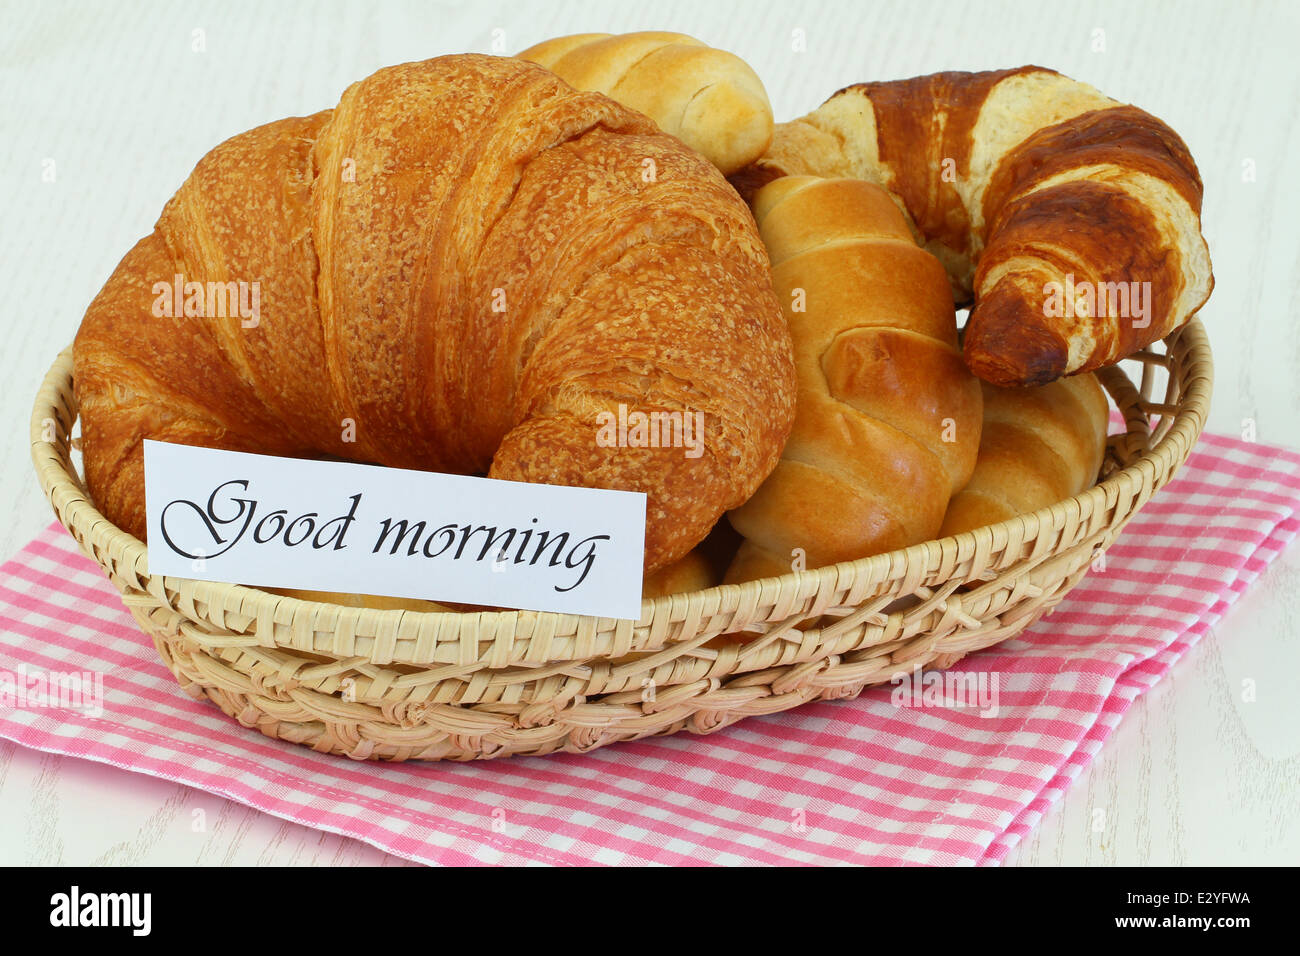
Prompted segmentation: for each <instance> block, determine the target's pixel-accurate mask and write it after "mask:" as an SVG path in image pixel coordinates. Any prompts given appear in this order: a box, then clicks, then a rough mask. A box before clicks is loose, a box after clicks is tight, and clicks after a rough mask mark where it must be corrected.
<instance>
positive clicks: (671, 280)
mask: <svg viewBox="0 0 1300 956" xmlns="http://www.w3.org/2000/svg"><path fill="white" fill-rule="evenodd" d="M646 158H653V159H654V161H655V164H656V167H657V171H658V172H657V176H656V177H654V178H653V179H652V180H648V179H647V178H646V177H643V176H642V175H641V171H642V162H643V160H645V159H646ZM176 276H180V277H181V278H182V281H183V282H184V283H185V284H186V289H187V291H186V293H185V295H186V301H185V302H184V303H178V304H177V308H181V306H182V305H183V306H184V311H181V312H177V313H176V314H169V313H167V311H166V309H164V310H163V314H159V308H158V306H159V303H160V299H161V298H165V297H166V296H162V295H160V292H159V291H158V290H159V289H160V288H161V289H162V290H163V292H164V293H167V292H169V290H170V289H171V287H172V285H173V281H174V277H176ZM240 282H243V283H249V284H251V283H257V287H258V290H259V291H258V294H259V296H260V312H259V314H258V315H257V316H256V321H251V322H250V321H248V320H247V319H246V318H244V317H242V316H241V314H237V313H234V310H233V307H230V306H228V305H227V304H226V300H225V298H224V296H221V293H222V292H223V291H224V290H223V287H222V285H221V284H223V283H228V284H229V286H230V287H236V286H237V284H238V283H240ZM190 285H194V286H196V287H197V288H198V292H199V293H200V295H199V299H200V300H202V298H203V297H202V292H203V291H204V290H205V289H206V290H207V292H208V295H209V296H211V295H212V294H213V292H212V290H213V289H216V292H217V294H218V296H220V297H221V299H222V302H223V306H225V307H223V308H222V309H221V311H220V312H219V313H218V312H215V311H212V310H211V302H208V303H207V305H206V308H203V309H200V310H198V312H199V314H188V313H190V310H189V308H188V306H189V304H190V303H189V295H190V293H189V291H188V287H189V286H190ZM250 298H251V296H250ZM198 304H199V305H200V306H204V302H203V301H199V303H198ZM73 361H74V366H75V368H74V372H75V381H76V394H77V400H78V402H79V403H80V408H81V420H82V437H83V449H84V453H85V467H86V478H87V480H88V484H89V488H90V492H91V495H92V496H93V498H94V500H95V502H96V504H97V505H98V506H99V508H100V509H101V510H102V511H103V512H104V513H105V515H107V517H108V518H109V519H110V520H111V521H113V522H114V523H116V524H117V525H118V526H119V527H121V528H124V529H125V530H127V531H128V532H130V533H131V534H134V535H136V536H137V537H141V538H143V537H144V534H145V500H144V475H143V455H142V451H141V449H142V445H141V441H142V439H145V438H154V439H158V440H161V441H171V442H178V443H182V444H191V445H201V446H209V447H216V448H226V449H231V450H236V451H246V452H256V453H263V454H271V455H286V456H297V457H313V456H333V457H338V458H346V459H351V460H359V461H366V462H373V463H378V464H382V465H388V466H393V467H399V468H416V469H424V470H429V471H449V472H457V473H464V474H482V473H485V472H486V473H488V474H489V475H490V476H491V477H494V478H504V479H511V480H518V481H531V482H543V483H550V484H559V485H578V486H587V487H598V488H612V489H622V490H631V491H643V492H645V493H646V494H647V495H648V503H647V514H646V539H645V545H646V548H645V567H646V570H647V571H649V572H653V571H655V570H657V569H658V568H661V567H664V566H665V565H668V564H671V563H672V562H673V561H675V560H677V559H678V558H680V557H682V556H683V555H685V554H686V553H687V552H688V551H689V550H690V549H691V548H692V547H693V546H694V545H695V544H696V543H697V542H699V541H700V540H701V539H702V538H703V537H704V536H705V535H706V534H707V533H708V531H709V529H710V528H711V527H712V526H713V525H714V524H715V523H716V521H717V520H718V519H719V517H720V516H721V515H722V513H723V512H724V511H725V510H726V509H728V508H732V507H735V506H737V505H739V504H741V503H742V502H743V501H745V500H746V499H747V498H748V497H749V495H750V494H751V493H752V492H753V490H754V489H755V488H756V487H757V486H758V484H759V483H760V482H761V481H762V480H763V478H764V477H766V475H767V474H768V472H770V471H771V469H772V467H773V466H774V465H775V463H776V460H777V458H778V456H779V454H780V450H781V446H782V444H783V443H784V441H785V437H786V434H787V433H788V431H789V428H790V424H791V421H792V419H793V401H794V368H793V363H792V359H791V352H790V341H789V334H788V332H787V330H786V325H785V322H784V321H783V320H782V318H781V313H780V308H779V306H778V305H777V302H776V299H775V297H774V295H773V292H772V285H771V278H770V273H769V269H768V260H767V255H766V253H765V252H764V250H763V246H762V242H761V241H760V239H759V237H758V234H757V231H756V229H755V227H754V221H753V217H752V216H751V215H750V212H749V210H748V209H747V208H746V206H745V204H744V203H743V202H742V201H741V200H740V198H739V197H738V196H737V195H736V193H735V191H734V190H732V188H731V187H730V186H728V185H727V182H726V180H725V179H724V178H723V177H722V176H721V175H720V174H719V173H718V171H717V170H716V169H714V168H713V167H712V166H710V165H709V164H708V163H706V162H704V160H702V159H701V158H700V157H699V156H698V155H697V154H696V153H694V152H692V151H691V150H689V149H687V148H685V147H684V146H683V145H682V144H681V143H680V142H678V141H677V140H676V139H674V138H672V137H671V136H668V135H666V134H664V133H663V132H661V131H660V130H659V129H658V128H656V127H655V125H654V124H653V123H652V122H651V121H650V120H648V119H647V118H646V117H644V116H641V115H640V114H637V113H634V112H632V111H631V110H628V109H626V108H625V107H623V106H620V105H619V104H618V103H616V102H614V101H613V100H611V99H609V98H608V97H605V96H602V95H600V94H597V93H588V92H577V91H575V90H573V89H572V88H571V87H570V86H568V85H567V84H565V83H564V82H562V81H561V80H560V79H558V78H557V77H556V76H555V75H554V74H553V73H550V72H548V71H547V70H545V69H542V68H541V67H539V66H537V65H535V64H532V63H525V62H524V61H522V60H518V59H514V58H507V57H488V56H473V55H466V56H449V57H441V58H439V59H435V60H428V61H424V62H420V63H407V64H403V65H401V66H395V67H389V68H387V69H383V70H380V71H379V72H378V73H375V74H374V75H372V76H370V77H368V78H366V79H364V80H362V81H360V82H359V83H355V84H353V85H352V86H350V87H349V88H348V89H347V91H346V92H345V93H344V94H343V98H342V100H341V101H340V103H339V105H338V107H337V108H335V109H334V110H332V111H326V112H323V113H317V114H316V115H314V116H309V117H305V118H295V119H286V120H281V121H279V122H275V123H271V124H269V125H266V126H262V127H259V128H257V129H254V130H251V131H249V132H247V133H244V134H241V135H239V136H236V137H234V138H233V139H230V140H228V141H226V142H225V143H222V144H221V145H219V146H218V147H216V148H215V149H214V150H212V152H210V153H209V154H208V155H207V156H206V157H204V158H203V160H202V161H200V163H199V164H198V166H197V168H196V169H195V170H194V172H193V174H192V175H191V176H190V178H189V179H188V180H187V181H186V182H185V184H184V185H183V186H181V188H180V190H179V191H178V192H177V194H176V195H175V196H174V197H173V198H172V200H171V201H170V202H168V204H167V206H166V208H165V209H164V210H163V214H162V217H161V218H160V219H159V221H158V224H157V226H156V227H155V230H154V232H153V233H151V234H150V235H148V236H146V237H145V238H144V239H142V240H141V241H140V242H139V243H137V244H136V246H135V248H133V249H132V250H131V251H130V252H129V253H128V254H127V255H126V257H125V258H124V259H123V260H122V262H121V264H120V265H119V266H118V267H117V270H116V271H115V272H114V273H113V275H112V277H111V278H110V279H109V280H108V282H107V283H106V285H105V286H104V288H103V290H102V291H101V292H100V293H99V295H98V296H97V297H96V298H95V300H94V302H92V303H91V305H90V308H89V309H88V311H87V312H86V316H85V318H84V319H83V320H82V324H81V328H80V330H79V331H78V333H77V338H76V342H75V345H74V350H73ZM620 406H625V407H626V408H627V409H631V410H635V411H639V412H642V413H644V414H647V415H648V414H652V413H657V412H662V413H667V414H669V415H672V414H677V415H678V416H679V421H680V420H681V419H680V416H683V415H685V414H688V413H689V414H693V415H699V416H702V420H703V422H704V435H703V436H702V449H701V453H700V454H698V455H694V454H691V455H688V454H684V452H683V449H682V448H680V447H668V446H667V445H660V444H659V443H655V444H654V445H653V446H649V445H646V444H644V443H642V444H638V445H637V446H635V447H619V446H617V445H615V446H613V447H610V446H609V443H602V442H600V441H598V435H599V433H600V422H601V420H602V416H603V415H610V416H615V417H617V413H618V411H619V410H620ZM692 451H694V449H692Z"/></svg>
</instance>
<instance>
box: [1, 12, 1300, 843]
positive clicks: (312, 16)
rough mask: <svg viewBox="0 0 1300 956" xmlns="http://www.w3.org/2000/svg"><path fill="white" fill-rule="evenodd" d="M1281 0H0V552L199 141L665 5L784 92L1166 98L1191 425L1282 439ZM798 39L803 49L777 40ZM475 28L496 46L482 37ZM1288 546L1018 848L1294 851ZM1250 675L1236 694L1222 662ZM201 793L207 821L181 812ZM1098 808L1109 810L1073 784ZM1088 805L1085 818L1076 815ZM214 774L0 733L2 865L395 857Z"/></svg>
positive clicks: (1291, 189) (1298, 330) (1286, 133)
mask: <svg viewBox="0 0 1300 956" xmlns="http://www.w3.org/2000/svg"><path fill="white" fill-rule="evenodd" d="M1298 8H1300V5H1297V4H1292V3H1260V4H1243V3H1222V4H1216V3H1172V2H1171V3H1154V2H1136V0H1119V2H1115V3H1095V2H1077V3H1071V4H1068V5H1066V4H1055V3H1053V4H1045V3H1042V2H1041V0H1029V2H1014V3H1011V2H1008V3H981V4H971V5H962V4H957V3H950V2H949V3H942V2H941V3H928V2H921V0H904V2H899V3H886V2H879V0H875V2H872V3H869V4H868V3H862V2H858V3H847V2H846V3H832V2H823V3H800V2H772V3H767V2H759V0H737V2H727V3H722V2H709V0H656V2H655V3H643V2H639V0H634V2H629V3H598V2H587V3H580V2H571V3H545V4H543V3H538V2H519V0H513V2H487V0H477V2H471V3H463V4H456V3H441V4H432V3H416V2H412V3H407V4H398V3H388V2H368V3H365V4H349V5H344V4H342V3H338V4H317V3H311V4H308V3H298V2H283V0H281V2H276V3H269V4H268V3H256V2H251V3H225V4H221V5H219V6H213V5H207V4H204V5H199V4H193V5H191V4H186V3H161V2H159V3H130V4H127V3H124V4H120V5H119V4H104V5H100V6H95V7H83V6H81V5H79V4H74V3H62V2H50V0H42V2H41V3H39V4H33V3H28V2H25V0H3V2H0V164H3V165H2V166H0V172H2V173H3V175H2V176H0V195H3V203H4V205H3V208H2V214H0V223H2V228H0V292H2V293H3V303H4V305H3V309H2V310H0V343H2V344H0V354H2V355H3V358H4V361H3V369H2V373H3V379H2V381H3V383H4V384H3V388H2V389H0V409H2V412H3V414H2V416H0V420H3V421H4V422H6V423H7V427H5V428H4V429H0V508H3V510H4V513H5V514H7V516H8V520H7V521H5V522H2V523H0V556H4V557H7V556H8V555H10V554H12V553H13V552H14V551H16V550H17V549H18V548H20V547H21V546H22V545H23V544H24V543H25V542H26V541H27V540H28V539H29V538H30V537H31V536H32V535H34V534H35V533H36V532H37V531H38V530H39V529H40V528H41V527H42V526H44V525H45V524H46V523H47V522H48V521H49V520H50V517H51V515H50V511H49V508H48V506H47V505H46V503H45V500H44V498H43V497H42V496H41V493H40V491H39V489H38V488H37V485H36V481H35V479H34V476H33V474H32V470H31V466H30V462H29V457H28V448H27V437H26V436H27V422H28V417H29V413H30V407H31V405H30V403H31V399H32V397H33V395H34V394H35V390H36V386H37V384H38V382H39V381H40V379H41V377H42V375H43V374H44V372H45V369H46V368H47V366H48V363H49V362H50V360H51V359H52V358H53V357H54V355H55V354H56V353H57V352H58V351H59V349H60V348H62V347H63V346H64V345H66V344H67V343H68V342H70V341H71V339H72V336H73V334H74V333H75V331H76V327H77V324H78V322H79V321H80V318H81V315H82V312H83V311H84V309H85V306H86V304H87V303H88V302H89V301H90V299H91V297H92V296H93V295H94V294H95V292H96V291H97V290H98V288H99V286H100V285H101V284H102V283H103V281H104V279H105V278H107V276H108V275H109V273H110V272H111V271H112V269H113V266H114V265H115V264H116V262H117V260H118V259H119V258H120V257H121V256H122V255H123V253H125V252H126V250H127V249H128V248H130V246H131V245H132V243H134V242H135V240H136V239H137V238H138V237H140V236H141V235H143V234H145V233H146V232H148V231H149V230H150V229H151V228H152V226H153V222H154V220H155V218H156V217H157V215H158V213H159V211H160V210H161V208H162V205H163V203H164V202H165V201H166V200H167V198H168V197H169V196H170V195H171V193H172V192H173V191H174V190H175V188H176V187H177V186H178V185H179V184H180V183H181V181H182V180H183V179H184V178H185V176H186V175H187V174H188V173H189V171H190V169H191V168H192V167H193V165H194V163H195V162H196V161H197V160H198V159H199V157H200V156H202V155H203V153H204V152H206V151H207V150H208V149H209V148H211V147H212V146H213V145H215V144H216V143H217V142H219V141H220V140H222V139H224V138H226V137H227V136H229V135H232V134H234V133H236V132H239V131H242V130H244V129H247V128H249V127H251V126H254V125H256V124H259V123H263V122H266V121H269V120H272V119H276V118H279V117H281V116H287V115H302V114H305V113H308V112H312V111H315V110H317V109H321V108H323V107H326V106H331V105H333V104H334V102H335V101H336V100H337V98H338V95H339V93H340V92H341V91H342V90H343V88H344V87H345V86H346V85H347V84H348V83H350V82H352V81H353V80H356V79H359V78H360V77H362V76H365V75H366V74H367V73H369V72H371V71H373V70H374V69H377V68H378V67H380V66H383V65H385V64H389V63H396V62H401V61H405V60H414V59H422V58H426V57H429V56H434V55H438V54H443V53H452V52H463V51H479V52H504V53H514V52H517V51H518V50H521V49H523V48H524V47H525V46H528V45H530V44H532V43H534V42H536V41H538V40H541V39H544V38H545V37H548V36H553V35H559V34H564V33H573V32H588V31H597V30H600V31H610V32H621V31H626V30H634V29H671V30H678V31H681V32H686V33H691V34H694V35H696V36H699V37H700V38H702V39H704V40H706V41H708V42H710V43H713V44H714V45H717V46H722V47H725V48H727V49H730V50H733V51H735V52H737V53H739V54H741V55H742V56H744V57H745V58H746V59H747V60H748V61H749V62H750V63H751V64H752V65H753V66H754V68H755V69H756V70H757V71H758V73H759V75H760V76H762V77H763V78H764V81H765V83H766V84H767V87H768V90H769V93H770V95H771V98H772V103H773V107H774V109H775V111H776V113H777V116H778V118H779V119H787V118H790V117H793V116H796V115H799V114H801V113H803V112H804V111H806V110H808V109H810V108H812V107H813V106H815V105H817V104H818V103H819V102H821V100H822V99H824V98H825V97H826V96H827V95H829V94H830V93H831V92H833V91H834V90H836V89H838V88H840V87H841V86H844V85H846V84H848V83H851V82H854V81H857V80H863V79H889V78H895V77H903V76H912V75H916V74H920V73H929V72H933V71H936V70H944V69H991V68H998V67H1007V66H1013V65H1019V64H1022V63H1036V64H1040V65H1043V66H1050V67H1053V68H1055V69H1058V70H1061V71H1062V72H1065V73H1067V74H1070V75H1072V76H1075V77H1077V78H1079V79H1083V80H1086V81H1088V82H1090V83H1092V84H1094V85H1096V86H1098V87H1100V88H1101V89H1102V90H1104V91H1105V92H1107V93H1109V94H1110V95H1111V96H1114V97H1115V98H1117V99H1121V100H1125V101H1129V102H1134V103H1137V104H1138V105H1140V106H1142V107H1144V108H1146V109H1148V110H1150V111H1151V112H1153V113H1155V114H1156V115H1158V116H1160V117H1162V118H1164V119H1165V120H1167V121H1168V122H1169V123H1170V124H1171V125H1172V126H1174V128H1176V129H1177V130H1179V132H1180V133H1181V134H1182V135H1183V136H1184V138H1185V139H1186V140H1187V142H1188V144H1189V145H1190V147H1191V149H1192V152H1193V154H1194V155H1195V156H1196V158H1197V160H1198V162H1199V164H1200V169H1201V173H1202V175H1203V177H1204V180H1205V191H1206V201H1205V210H1204V221H1205V232H1206V235H1207V236H1208V238H1209V242H1210V247H1211V251H1212V253H1213V256H1214V265H1215V274H1216V277H1217V280H1218V285H1217V288H1216V291H1215V294H1214V298H1213V299H1212V300H1211V302H1210V305H1209V306H1208V308H1207V309H1206V311H1205V313H1204V318H1205V320H1206V323H1207V325H1208V328H1209V331H1210V336H1211V340H1212V342H1213V345H1214V349H1215V354H1216V358H1217V367H1218V375H1217V388H1216V393H1215V402H1214V408H1213V412H1212V414H1211V416H1210V424H1209V427H1210V428H1211V429H1212V430H1215V431H1220V432H1226V433H1240V431H1241V429H1242V427H1243V420H1245V419H1252V420H1254V422H1255V425H1256V429H1257V433H1258V440H1259V441H1262V442H1270V443H1274V444H1282V445H1288V446H1290V447H1293V448H1295V447H1300V424H1298V423H1297V418H1296V415H1297V411H1298V410H1300V376H1297V374H1296V369H1297V368H1300V322H1297V321H1296V313H1297V311H1300V281H1298V279H1297V272H1298V271H1300V229H1298V228H1297V225H1296V224H1297V222H1298V221H1300V189H1297V188H1296V182H1295V175H1296V165H1295V164H1296V162H1297V157H1300V124H1298V123H1297V114H1298V112H1300V69H1298V67H1297V61H1296V58H1295V56H1294V54H1293V53H1292V51H1291V50H1290V49H1289V46H1290V44H1292V43H1293V41H1294V38H1295V37H1296V36H1297V35H1300V15H1298V13H1297V9H1298ZM796 38H802V39H803V41H804V49H803V50H802V51H798V50H796V49H794V47H795V46H797V44H796V43H795V42H794V41H795V39H796ZM494 44H495V46H494ZM1298 552H1300V548H1296V549H1292V550H1291V552H1289V553H1288V554H1287V555H1286V556H1284V557H1283V558H1282V559H1281V560H1280V561H1279V562H1278V563H1277V564H1275V565H1274V566H1273V567H1272V568H1271V569H1270V570H1269V571H1268V572H1267V574H1266V575H1265V576H1264V577H1263V579H1262V580H1261V581H1260V582H1259V583H1258V584H1257V586H1256V587H1255V588H1254V589H1253V590H1252V591H1251V592H1250V593H1249V594H1247V595H1246V596H1245V597H1244V598H1243V599H1242V600H1241V601H1240V602H1239V604H1238V606H1237V607H1235V608H1234V609H1233V610H1232V611H1231V612H1230V613H1229V614H1228V615H1227V617H1226V618H1225V619H1224V620H1223V621H1222V622H1221V624H1220V626H1219V627H1217V628H1216V630H1215V633H1214V634H1213V635H1211V636H1210V637H1208V638H1207V639H1206V640H1204V641H1202V642H1201V644H1200V645H1199V646H1198V647H1197V648H1196V649H1195V651H1194V652H1193V653H1191V654H1190V655H1189V656H1188V657H1187V658H1186V659H1184V660H1183V661H1182V662H1181V663H1180V664H1179V665H1178V666H1177V667H1176V668H1175V669H1174V671H1173V673H1172V674H1171V675H1170V676H1169V677H1168V678H1167V679H1166V680H1165V681H1163V682H1162V683H1161V684H1160V685H1159V686H1158V687H1157V688H1156V689H1155V690H1154V691H1153V692H1151V693H1149V694H1148V695H1146V696H1145V697H1144V698H1143V699H1142V700H1141V701H1139V702H1138V703H1137V704H1135V705H1134V707H1133V709H1132V710H1131V711H1130V712H1129V714H1128V716H1127V717H1126V718H1125V720H1124V723H1123V725H1122V726H1121V728H1120V729H1119V730H1118V731H1117V732H1116V733H1115V735H1114V736H1113V737H1112V738H1111V739H1110V740H1109V741H1108V742H1107V744H1106V745H1105V748H1104V749H1103V751H1102V753H1101V755H1100V757H1099V759H1098V760H1097V761H1096V763H1095V764H1094V765H1093V766H1092V767H1091V768H1090V769H1089V770H1088V771H1087V772H1086V773H1085V774H1084V775H1083V776H1082V777H1081V779H1080V780H1079V781H1078V782H1077V783H1076V785H1075V786H1074V787H1073V788H1072V790H1071V791H1070V792H1069V793H1068V794H1067V795H1066V796H1065V798H1064V799H1063V801H1062V802H1061V803H1060V804H1058V805H1057V806H1056V807H1055V808H1054V809H1053V810H1052V812H1051V813H1050V814H1049V816H1048V817H1047V818H1046V819H1045V820H1044V822H1043V824H1042V826H1041V827H1040V828H1039V829H1038V830H1037V831H1036V832H1035V833H1034V834H1033V835H1032V836H1031V837H1030V838H1029V839H1028V840H1027V841H1026V842H1025V843H1024V844H1022V845H1021V846H1020V847H1018V848H1017V849H1016V851H1014V852H1013V854H1012V856H1011V859H1010V862H1012V863H1021V864H1043V863H1072V864H1073V863H1094V864H1101V863H1202V864H1214V863H1295V862H1297V861H1298V860H1300V734H1298V733H1297V730H1296V728H1297V726H1300V695H1297V694H1296V692H1295V682H1296V678H1295V675H1296V674H1297V673H1300V624H1298V623H1297V622H1300V553H1298ZM1247 678H1250V679H1253V680H1254V681H1256V684H1257V688H1258V691H1257V699H1256V700H1255V701H1254V702H1252V703H1246V702H1243V700H1242V694H1241V687H1242V681H1243V680H1245V679H1247ZM200 808H201V809H203V810H204V811H205V813H206V819H207V826H206V830H205V831H204V832H199V833H196V832H194V830H193V828H192V821H193V819H194V814H193V811H194V810H195V809H200ZM1097 809H1102V810H1104V811H1105V813H1104V814H1103V815H1098V814H1095V813H1094V811H1095V810H1097ZM1099 819H1100V820H1103V821H1104V826H1103V828H1102V829H1101V831H1100V832H1097V831H1095V830H1094V823H1095V822H1096V821H1098V820H1099ZM402 862H403V861H401V860H397V859H396V858H393V857H390V856H387V855H385V854H383V853H381V852H380V851H378V850H375V849H373V848H371V847H369V846H366V845H363V844H361V843H358V842H356V841H353V840H349V839H345V838H341V837H336V836H331V835H329V834H323V833H319V832H317V831H314V830H310V829H307V828H304V827H300V826H297V825H295V824H288V823H285V822H283V821H280V820H277V819H274V818H272V817H269V816H266V815H264V814H261V813H258V812H256V811H253V810H250V809H247V808H245V807H243V806H240V805H237V804H234V803H231V802H229V801H226V800H223V799H220V798H217V797H213V796H209V795H207V794H204V793H201V792H198V791H194V790H190V789H187V788H185V787H181V786H177V785H174V784H169V783H165V782H162V781H159V780H155V779H153V778H150V777H146V776H143V775H137V774H131V773H126V772H123V771H118V770H115V769H112V768H106V767H101V766H98V765H94V764H90V763H87V762H84V761H79V760H73V759H70V758H63V757H54V756H48V755H43V754H39V753H34V752H32V751H28V750H25V749H23V748H20V747H16V746H15V745H13V744H10V743H7V742H0V864H24V863H65V864H71V863H109V864H132V863H161V864H231V863H234V864H266V863H280V864H375V863H382V864H401V863H402Z"/></svg>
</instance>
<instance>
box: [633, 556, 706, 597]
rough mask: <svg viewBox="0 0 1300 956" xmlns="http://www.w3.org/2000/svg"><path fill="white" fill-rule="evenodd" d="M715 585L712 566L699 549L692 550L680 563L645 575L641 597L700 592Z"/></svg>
mask: <svg viewBox="0 0 1300 956" xmlns="http://www.w3.org/2000/svg"><path fill="white" fill-rule="evenodd" d="M717 583H718V579H717V575H716V574H715V573H714V571H713V565H712V564H710V562H709V559H708V558H707V557H706V556H705V554H704V552H703V551H702V550H701V549H700V548H694V549H692V550H691V551H690V553H688V554H687V555H686V557H684V558H682V559H681V560H680V561H675V562H673V563H672V564H670V565H668V567H666V568H660V569H659V570H658V571H656V572H655V573H654V574H650V575H647V576H646V578H645V580H644V581H643V582H642V584H641V596H642V597H643V598H657V597H664V596H665V595H668V594H678V593H681V592H682V591H702V590H704V589H705V588H711V587H713V586H714V585H715V584H717Z"/></svg>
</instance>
